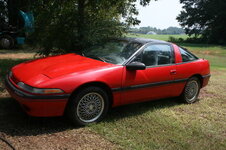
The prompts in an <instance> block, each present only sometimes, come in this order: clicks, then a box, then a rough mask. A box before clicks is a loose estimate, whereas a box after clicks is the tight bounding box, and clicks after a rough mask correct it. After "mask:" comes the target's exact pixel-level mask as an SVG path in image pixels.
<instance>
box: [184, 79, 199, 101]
mask: <svg viewBox="0 0 226 150" xmlns="http://www.w3.org/2000/svg"><path fill="white" fill-rule="evenodd" d="M199 91H200V80H199V79H198V78H197V77H191V78H190V79H189V80H188V81H187V83H186V85H185V87H184V91H183V93H182V95H181V98H182V100H183V101H184V102H185V103H188V104H191V103H194V102H196V101H198V95H199Z"/></svg>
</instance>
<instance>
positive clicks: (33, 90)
mask: <svg viewBox="0 0 226 150" xmlns="http://www.w3.org/2000/svg"><path fill="white" fill-rule="evenodd" d="M17 85H18V86H19V87H20V88H21V89H23V90H25V91H28V92H30V93H34V94H59V93H64V91H62V90H61V89H39V88H34V87H31V86H29V85H27V84H24V83H23V82H18V83H17Z"/></svg>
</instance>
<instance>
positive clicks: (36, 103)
mask: <svg viewBox="0 0 226 150" xmlns="http://www.w3.org/2000/svg"><path fill="white" fill-rule="evenodd" d="M5 86H6V89H7V91H8V92H9V94H10V95H11V96H12V97H13V98H14V99H16V100H17V101H18V102H19V103H20V104H21V106H22V108H23V109H24V111H25V112H26V113H27V114H28V115H30V116H35V117H52V116H62V115H63V114H64V110H65V107H66V104H67V101H68V98H69V94H65V95H33V94H29V93H26V92H24V91H22V90H20V89H18V88H17V87H16V86H15V85H14V83H13V82H12V81H11V80H10V79H9V77H8V76H7V77H6V80H5Z"/></svg>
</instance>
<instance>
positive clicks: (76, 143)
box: [0, 128, 119, 150]
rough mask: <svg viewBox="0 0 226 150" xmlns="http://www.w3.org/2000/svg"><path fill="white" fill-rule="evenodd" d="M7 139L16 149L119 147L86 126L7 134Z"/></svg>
mask: <svg viewBox="0 0 226 150" xmlns="http://www.w3.org/2000/svg"><path fill="white" fill-rule="evenodd" d="M0 135H1V134H0ZM5 139H7V140H8V141H9V142H10V143H11V144H12V145H13V146H14V147H15V149H19V150H30V149H39V150H47V149H48V150H56V149H59V150H66V149H70V150H85V149H98V150H99V149H119V147H117V146H116V145H115V144H113V143H111V142H109V141H107V140H106V139H104V138H103V137H101V136H100V135H98V134H96V133H93V132H91V131H90V130H88V129H86V128H81V129H73V130H69V131H64V132H60V133H54V134H44V135H37V136H15V137H12V136H7V135H5ZM1 146H2V147H3V149H7V148H8V146H7V145H6V144H5V143H3V142H2V143H0V147H1ZM2 147H1V148H2Z"/></svg>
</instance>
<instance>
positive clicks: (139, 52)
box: [124, 42, 176, 68]
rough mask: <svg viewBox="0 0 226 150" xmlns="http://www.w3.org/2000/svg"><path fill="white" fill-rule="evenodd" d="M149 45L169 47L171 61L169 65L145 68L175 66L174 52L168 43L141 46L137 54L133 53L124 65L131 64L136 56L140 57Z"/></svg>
mask: <svg viewBox="0 0 226 150" xmlns="http://www.w3.org/2000/svg"><path fill="white" fill-rule="evenodd" d="M150 45H168V46H170V50H171V55H172V58H173V61H172V62H171V63H170V64H163V65H153V66H146V68H155V67H163V66H172V65H175V64H176V60H175V52H174V48H173V45H172V44H170V43H159V42H152V43H147V44H144V45H143V46H141V48H140V49H139V50H137V52H135V53H134V55H132V56H131V57H130V58H129V59H128V61H127V62H126V63H125V64H124V65H127V64H129V63H131V62H132V61H133V60H134V59H135V58H136V57H137V56H138V55H140V54H141V53H142V52H143V51H144V49H145V48H147V47H148V46H150Z"/></svg>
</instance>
